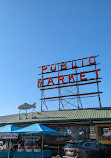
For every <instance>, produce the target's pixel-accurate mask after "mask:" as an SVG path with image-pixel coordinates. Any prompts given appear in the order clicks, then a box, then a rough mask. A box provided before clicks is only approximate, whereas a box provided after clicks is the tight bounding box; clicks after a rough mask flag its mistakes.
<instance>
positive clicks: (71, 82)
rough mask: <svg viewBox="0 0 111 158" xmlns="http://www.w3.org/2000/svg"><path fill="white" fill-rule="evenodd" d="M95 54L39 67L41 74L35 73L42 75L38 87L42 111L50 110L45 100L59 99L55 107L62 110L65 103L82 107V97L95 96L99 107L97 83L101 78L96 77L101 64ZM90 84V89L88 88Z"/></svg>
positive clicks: (68, 105) (78, 107) (74, 106)
mask: <svg viewBox="0 0 111 158" xmlns="http://www.w3.org/2000/svg"><path fill="white" fill-rule="evenodd" d="M97 57H98V55H97V56H90V57H86V58H81V59H76V60H75V59H74V60H71V61H66V62H60V63H55V64H50V65H43V66H41V67H39V68H40V69H41V73H40V74H38V75H39V76H41V77H40V78H39V79H38V81H37V86H38V88H40V91H41V111H43V110H44V109H45V110H49V104H47V102H48V101H56V102H57V101H58V110H64V109H65V106H67V107H68V108H69V107H70V106H72V107H73V108H77V109H81V108H83V107H84V105H83V104H82V98H88V97H96V96H98V100H99V107H100V108H101V100H100V94H101V93H102V92H100V91H99V83H100V82H101V79H102V78H100V77H99V71H100V70H101V69H98V68H97V66H98V65H99V64H100V63H98V62H97V60H96V59H97ZM91 85H93V88H90V86H91ZM85 86H87V91H86V88H84V87H85ZM95 86H96V88H95V89H94V87H95ZM81 87H82V89H81ZM57 91H58V92H57ZM52 106H53V103H52ZM56 107H57V104H56Z"/></svg>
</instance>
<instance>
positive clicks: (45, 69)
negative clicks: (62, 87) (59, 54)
mask: <svg viewBox="0 0 111 158" xmlns="http://www.w3.org/2000/svg"><path fill="white" fill-rule="evenodd" d="M84 59H87V58H81V59H79V60H80V62H81V65H80V66H79V67H78V66H77V65H76V61H75V60H71V61H69V64H70V67H69V64H68V67H67V63H66V62H61V63H58V64H51V65H43V66H41V73H42V74H45V73H51V72H58V71H62V70H66V69H76V68H80V67H85V66H88V65H84ZM88 63H89V65H94V64H96V60H95V56H90V57H89V58H88ZM49 66H50V67H49ZM49 69H50V70H49ZM100 70H101V69H96V70H92V71H91V72H95V74H96V78H97V79H98V71H100ZM89 72H90V71H89ZM85 73H88V71H87V72H79V73H77V74H74V73H72V74H68V75H59V76H57V77H49V78H46V79H45V78H42V79H38V83H37V85H38V87H43V86H51V85H55V84H56V85H59V84H64V82H65V83H66V82H67V83H70V82H76V80H77V77H76V75H78V77H79V81H87V80H88V79H87V77H85ZM66 76H67V77H66ZM74 76H75V77H74ZM54 78H57V80H56V81H55V80H54ZM66 79H67V81H66ZM54 82H56V83H54ZM44 83H45V84H44Z"/></svg>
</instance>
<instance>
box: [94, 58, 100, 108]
mask: <svg viewBox="0 0 111 158" xmlns="http://www.w3.org/2000/svg"><path fill="white" fill-rule="evenodd" d="M94 61H95V58H94ZM95 70H96V64H95ZM96 80H97V90H98V99H99V107H100V109H101V98H100V94H99V84H98V79H96Z"/></svg>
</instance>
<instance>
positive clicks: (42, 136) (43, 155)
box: [42, 134, 44, 158]
mask: <svg viewBox="0 0 111 158" xmlns="http://www.w3.org/2000/svg"><path fill="white" fill-rule="evenodd" d="M43 145H44V140H43V134H42V158H43V157H44V153H43V152H44V151H43Z"/></svg>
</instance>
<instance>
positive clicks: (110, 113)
mask: <svg viewBox="0 0 111 158" xmlns="http://www.w3.org/2000/svg"><path fill="white" fill-rule="evenodd" d="M109 119H111V109H110V108H109V109H107V108H106V109H81V110H64V111H43V112H33V113H27V116H26V115H25V114H20V115H19V114H13V115H6V116H0V124H6V123H13V124H14V123H17V124H21V123H33V122H38V123H51V122H52V123H54V122H69V121H86V120H109Z"/></svg>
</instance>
